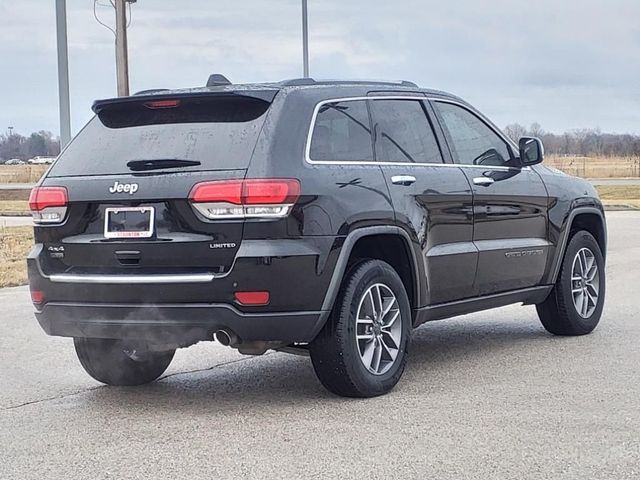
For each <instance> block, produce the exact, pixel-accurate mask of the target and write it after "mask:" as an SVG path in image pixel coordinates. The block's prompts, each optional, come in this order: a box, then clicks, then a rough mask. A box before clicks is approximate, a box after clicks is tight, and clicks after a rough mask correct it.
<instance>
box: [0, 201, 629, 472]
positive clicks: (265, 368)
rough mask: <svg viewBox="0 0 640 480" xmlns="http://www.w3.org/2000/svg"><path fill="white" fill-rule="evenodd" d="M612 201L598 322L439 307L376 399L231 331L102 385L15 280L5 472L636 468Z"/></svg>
mask: <svg viewBox="0 0 640 480" xmlns="http://www.w3.org/2000/svg"><path fill="white" fill-rule="evenodd" d="M608 218H609V230H610V255H609V259H608V275H607V277H608V281H609V285H608V286H609V288H608V295H607V305H606V309H605V314H604V317H603V320H602V323H601V325H600V327H599V328H598V329H597V330H596V332H595V333H593V334H592V335H590V336H586V337H579V338H556V337H553V336H551V335H549V334H547V333H546V332H545V331H544V330H543V329H542V327H541V326H540V323H539V322H538V320H537V317H536V313H535V309H534V308H533V307H519V306H512V307H506V308H502V309H499V310H494V311H489V312H483V313H478V314H473V315H468V316H466V317H460V318H458V319H453V320H447V321H443V322H435V323H431V324H428V325H425V326H423V327H421V328H420V329H418V330H417V331H416V332H415V335H414V342H413V345H412V350H411V357H410V361H409V366H408V369H407V371H406V373H405V375H404V377H403V379H402V380H401V381H400V383H399V385H398V386H397V388H396V389H395V390H394V391H393V392H392V393H391V394H389V395H386V396H384V397H380V398H375V399H369V400H350V399H343V398H338V397H335V396H332V395H330V394H329V393H327V392H326V391H325V390H324V389H323V388H322V387H321V385H320V384H319V383H318V381H317V380H316V378H315V376H314V373H313V369H312V367H311V364H310V362H309V360H308V359H306V358H300V357H292V356H287V355H286V354H282V353H272V354H269V355H266V356H264V357H256V358H253V357H241V356H239V355H238V354H236V353H234V352H233V351H232V350H229V349H224V348H223V347H220V346H218V345H215V344H204V345H197V346H195V347H192V348H190V349H187V350H182V351H179V352H178V353H177V355H176V359H175V361H174V363H173V364H172V366H171V367H170V370H169V372H168V374H167V375H166V376H165V377H164V378H163V379H162V380H161V381H159V382H158V383H156V384H154V385H150V386H146V387H141V388H132V389H129V388H108V387H103V386H100V385H99V384H98V383H95V382H93V381H92V380H91V379H90V378H89V377H87V376H86V375H85V374H84V372H83V371H82V370H81V368H80V366H79V365H78V362H77V361H76V359H75V357H74V353H73V346H72V342H71V341H70V340H67V339H61V338H50V337H47V336H45V334H44V333H42V331H41V330H40V329H39V328H38V326H37V325H36V322H35V320H34V319H33V317H32V314H31V306H30V304H29V298H28V292H27V290H26V289H25V288H24V287H21V288H14V289H5V290H0V305H2V317H1V321H0V351H1V352H2V354H1V355H0V385H1V386H2V388H0V459H1V461H0V479H5V478H6V479H9V478H10V479H14V478H15V479H30V478H33V479H40V480H41V479H44V478H90V479H107V478H108V479H119V478H127V479H138V478H153V479H160V478H167V479H168V478H171V479H174V478H189V479H192V478H207V479H209V478H216V479H219V478H222V479H231V478H240V477H246V478H251V479H260V478H265V479H267V478H269V479H273V478H291V479H301V478H317V479H329V478H341V479H347V478H358V479H395V478H401V479H411V478H416V479H424V478H434V479H438V480H443V479H456V480H460V479H481V480H487V479H501V480H502V479H554V480H555V479H580V480H583V479H599V480H600V479H616V480H620V479H638V478H640V434H639V432H640V346H639V345H640V295H638V285H640V281H639V280H640V278H639V272H640V241H639V240H638V239H640V212H612V213H609V214H608Z"/></svg>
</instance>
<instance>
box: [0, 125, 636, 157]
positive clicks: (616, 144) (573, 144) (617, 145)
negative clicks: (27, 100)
mask: <svg viewBox="0 0 640 480" xmlns="http://www.w3.org/2000/svg"><path fill="white" fill-rule="evenodd" d="M504 132H505V134H507V135H508V136H509V137H510V138H511V139H513V140H514V141H515V142H517V141H518V139H520V137H525V136H531V137H538V138H540V139H541V140H542V142H543V143H544V148H545V152H546V153H548V154H555V155H579V156H586V157H588V156H618V157H628V156H640V135H631V134H617V133H603V132H601V131H600V129H598V128H595V129H588V128H583V129H577V130H571V131H569V132H565V133H562V134H556V133H551V132H546V131H545V130H544V129H543V128H542V127H541V126H540V124H538V123H533V124H532V125H531V126H530V127H529V128H527V127H525V126H523V125H520V124H519V123H512V124H510V125H507V126H506V127H505V128H504ZM59 153H60V139H59V138H57V137H54V136H53V134H52V133H51V132H46V131H43V130H41V131H39V132H34V133H32V134H31V135H29V136H27V137H25V136H22V135H20V134H19V133H11V134H9V133H4V134H0V160H9V159H11V158H19V159H20V160H28V159H29V158H33V157H37V156H46V157H55V156H57V155H58V154H59Z"/></svg>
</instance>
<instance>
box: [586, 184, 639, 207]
mask: <svg viewBox="0 0 640 480" xmlns="http://www.w3.org/2000/svg"><path fill="white" fill-rule="evenodd" d="M596 188H597V190H598V194H599V195H600V198H601V199H602V203H603V204H604V205H605V206H627V207H633V208H640V185H599V186H597V187H596Z"/></svg>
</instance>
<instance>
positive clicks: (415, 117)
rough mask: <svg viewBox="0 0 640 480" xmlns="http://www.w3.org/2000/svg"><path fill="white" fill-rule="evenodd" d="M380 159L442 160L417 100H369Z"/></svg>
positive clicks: (429, 126) (429, 124) (391, 160)
mask: <svg viewBox="0 0 640 480" xmlns="http://www.w3.org/2000/svg"><path fill="white" fill-rule="evenodd" d="M371 105H372V112H373V119H374V125H376V128H377V133H376V135H377V137H376V158H377V159H378V161H381V162H401V163H442V155H441V153H440V147H439V146H438V141H437V140H436V137H435V134H434V133H433V128H432V127H431V123H430V122H429V119H428V117H427V114H426V112H425V110H424V106H423V105H422V102H421V101H420V100H372V101H371Z"/></svg>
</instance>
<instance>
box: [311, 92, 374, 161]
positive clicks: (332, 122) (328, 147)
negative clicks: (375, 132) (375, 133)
mask: <svg viewBox="0 0 640 480" xmlns="http://www.w3.org/2000/svg"><path fill="white" fill-rule="evenodd" d="M371 142H372V140H371V127H370V125H369V112H368V111H367V103H366V101H364V100H354V101H350V102H336V103H327V104H324V105H322V106H321V107H320V110H319V111H318V115H317V117H316V123H315V126H314V128H313V135H312V137H311V150H310V152H309V157H310V158H311V160H330V161H342V162H367V161H368V162H370V161H372V160H373V147H372V145H371Z"/></svg>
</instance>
